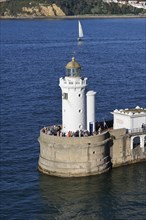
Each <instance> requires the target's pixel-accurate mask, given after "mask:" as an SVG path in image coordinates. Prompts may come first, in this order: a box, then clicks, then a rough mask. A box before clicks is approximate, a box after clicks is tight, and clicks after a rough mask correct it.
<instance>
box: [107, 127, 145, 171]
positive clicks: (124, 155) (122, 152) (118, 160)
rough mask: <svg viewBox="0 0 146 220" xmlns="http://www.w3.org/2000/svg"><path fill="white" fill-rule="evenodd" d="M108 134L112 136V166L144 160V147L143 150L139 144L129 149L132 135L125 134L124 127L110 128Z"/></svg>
mask: <svg viewBox="0 0 146 220" xmlns="http://www.w3.org/2000/svg"><path fill="white" fill-rule="evenodd" d="M110 135H111V137H112V138H113V146H112V148H111V154H110V155H111V158H112V166H113V167H117V166H122V165H126V164H130V163H137V162H140V161H143V160H146V148H144V150H143V149H142V148H140V145H139V146H136V147H135V148H134V149H131V136H132V135H129V134H127V133H126V129H116V130H111V131H110Z"/></svg>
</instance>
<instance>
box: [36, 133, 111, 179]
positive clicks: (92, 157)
mask: <svg viewBox="0 0 146 220" xmlns="http://www.w3.org/2000/svg"><path fill="white" fill-rule="evenodd" d="M39 142H40V157H39V166H38V169H39V171H40V172H42V173H45V174H48V175H54V176H60V177H81V176H90V175H97V174H101V173H104V172H106V171H108V170H109V169H110V168H111V157H110V146H111V145H112V143H111V142H112V140H111V138H110V135H109V133H108V132H105V133H103V134H101V135H95V136H88V137H60V136H54V135H48V134H45V133H43V132H42V130H41V132H40V137H39Z"/></svg>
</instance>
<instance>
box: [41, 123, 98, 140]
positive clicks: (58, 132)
mask: <svg viewBox="0 0 146 220" xmlns="http://www.w3.org/2000/svg"><path fill="white" fill-rule="evenodd" d="M42 132H43V133H45V134H48V135H54V136H61V137H88V136H91V135H97V134H100V133H101V127H99V129H98V131H97V132H93V133H90V132H89V131H87V130H77V131H76V132H73V131H68V132H67V133H66V132H63V131H62V128H61V126H59V125H53V126H49V127H44V128H43V129H42Z"/></svg>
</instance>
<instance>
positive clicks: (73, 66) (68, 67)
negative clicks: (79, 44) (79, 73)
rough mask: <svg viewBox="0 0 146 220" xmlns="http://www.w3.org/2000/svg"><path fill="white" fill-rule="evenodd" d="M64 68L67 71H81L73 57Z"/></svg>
mask: <svg viewBox="0 0 146 220" xmlns="http://www.w3.org/2000/svg"><path fill="white" fill-rule="evenodd" d="M66 68H67V69H73V68H77V69H81V65H80V64H79V63H78V62H77V61H76V60H75V58H74V57H73V58H72V60H71V61H70V62H69V63H68V64H67V65H66Z"/></svg>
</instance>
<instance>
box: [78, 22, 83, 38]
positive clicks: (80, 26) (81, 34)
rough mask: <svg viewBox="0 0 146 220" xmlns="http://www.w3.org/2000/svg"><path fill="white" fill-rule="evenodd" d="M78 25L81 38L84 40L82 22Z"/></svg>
mask: <svg viewBox="0 0 146 220" xmlns="http://www.w3.org/2000/svg"><path fill="white" fill-rule="evenodd" d="M78 24H79V38H82V37H83V29H82V25H81V22H80V21H78Z"/></svg>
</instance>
